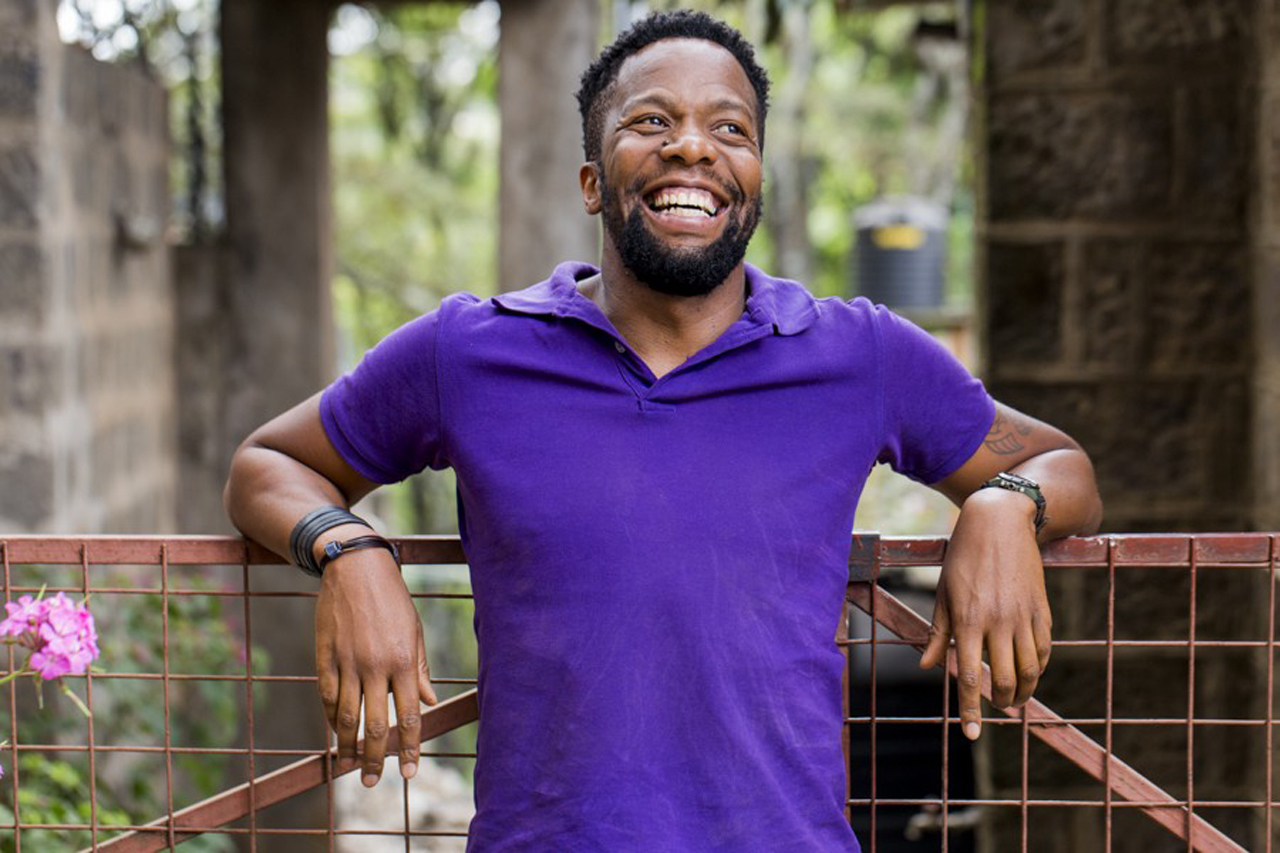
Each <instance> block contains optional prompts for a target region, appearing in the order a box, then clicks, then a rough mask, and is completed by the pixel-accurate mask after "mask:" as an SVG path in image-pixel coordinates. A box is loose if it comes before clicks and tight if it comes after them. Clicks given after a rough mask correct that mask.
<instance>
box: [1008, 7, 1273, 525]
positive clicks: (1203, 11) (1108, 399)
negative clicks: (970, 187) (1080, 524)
mask: <svg viewBox="0 0 1280 853" xmlns="http://www.w3.org/2000/svg"><path fill="white" fill-rule="evenodd" d="M1253 5H1254V0H1221V2H1213V3H1206V2H1202V0H1172V2H1170V0H1117V2H1105V3H1104V2H1100V0H1036V2H1011V1H1010V0H992V2H990V3H989V4H988V17H987V26H986V46H987V79H986V96H985V124H986V128H985V139H984V143H985V145H984V148H985V150H984V152H983V154H984V161H985V167H986V178H985V181H984V187H983V189H984V191H985V195H986V198H985V207H986V221H985V233H984V240H983V242H984V246H983V248H984V251H985V269H984V271H983V276H982V278H983V280H984V284H985V299H986V306H987V321H988V326H987V341H988V351H987V358H986V364H987V375H988V377H989V379H990V384H991V386H992V389H993V390H994V391H995V393H996V395H997V396H998V397H1000V398H1001V399H1004V400H1006V401H1007V402H1009V403H1011V404H1013V405H1015V406H1024V407H1026V408H1027V409H1028V410H1029V411H1031V412H1034V413H1037V414H1042V415H1043V416H1044V417H1046V418H1047V419H1049V420H1051V421H1053V422H1055V423H1059V424H1061V425H1062V426H1064V427H1066V428H1067V429H1068V430H1069V431H1071V432H1072V434H1074V435H1076V436H1077V437H1079V438H1081V439H1082V440H1083V441H1084V442H1085V444H1086V446H1087V447H1088V449H1089V450H1090V451H1091V452H1093V453H1094V454H1095V455H1096V456H1098V457H1099V458H1100V459H1102V460H1104V461H1105V465H1103V466H1102V467H1101V468H1100V470H1099V475H1100V480H1101V485H1102V489H1103V497H1104V498H1105V499H1106V502H1107V521H1106V524H1107V527H1108V528H1109V529H1113V530H1127V531H1142V530H1189V529H1198V530H1205V529H1243V528H1247V527H1249V525H1250V522H1251V517H1252V503H1251V501H1252V494H1251V491H1250V489H1249V488H1248V487H1247V484H1248V483H1249V480H1250V469H1251V461H1252V460H1251V458H1250V453H1249V447H1250V432H1251V427H1250V412H1251V406H1250V397H1251V391H1250V379H1251V371H1252V344H1251V332H1252V330H1251V315H1250V311H1249V309H1248V306H1249V301H1250V296H1251V287H1252V282H1253V277H1252V275H1251V270H1250V267H1251V257H1252V254H1251V253H1252V249H1251V245H1250V236H1249V227H1248V220H1247V214H1248V210H1249V204H1250V201H1251V196H1250V190H1251V186H1250V181H1249V176H1250V171H1251V170H1250V164H1251V162H1252V155H1253V134H1254V128H1255V116H1254V106H1255V102H1256V89H1255V87H1254V84H1253V73H1254V72H1253V67H1252V62H1251V61H1250V57H1251V56H1252V53H1253V45H1252V33H1253V27H1254V18H1255V10H1254V8H1253ZM1242 484H1246V485H1245V486H1243V487H1242Z"/></svg>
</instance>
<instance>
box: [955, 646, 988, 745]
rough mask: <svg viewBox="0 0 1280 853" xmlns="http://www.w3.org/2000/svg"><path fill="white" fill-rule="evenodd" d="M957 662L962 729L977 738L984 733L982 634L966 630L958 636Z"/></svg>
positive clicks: (971, 738) (973, 738) (968, 736)
mask: <svg viewBox="0 0 1280 853" xmlns="http://www.w3.org/2000/svg"><path fill="white" fill-rule="evenodd" d="M956 664H957V666H956V669H957V674H956V680H957V682H958V683H959V687H960V689H959V698H960V723H961V729H962V730H963V731H964V736H965V737H967V738H968V739H969V740H977V739H978V735H980V734H981V733H982V635H981V634H974V633H972V632H965V633H963V634H958V635H957V636H956Z"/></svg>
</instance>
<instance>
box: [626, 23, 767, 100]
mask: <svg viewBox="0 0 1280 853" xmlns="http://www.w3.org/2000/svg"><path fill="white" fill-rule="evenodd" d="M664 90H665V93H667V94H675V95H681V96H685V97H693V96H698V97H701V98H715V99H717V100H722V99H724V98H725V96H726V95H727V96H731V97H735V98H737V99H740V100H742V101H743V102H744V106H746V108H747V109H749V110H750V111H751V114H752V115H753V116H754V115H755V114H756V95H755V89H753V88H752V87H751V81H750V80H749V79H748V78H747V72H746V71H744V70H743V69H742V66H741V65H740V64H738V60H737V59H736V58H735V57H734V55H733V54H732V53H730V52H729V51H727V50H725V49H724V48H723V47H721V46H720V45H718V44H715V43H714V42H709V41H703V40H702V39H685V38H678V39H663V40H661V41H656V42H654V43H653V44H651V45H648V46H647V47H645V48H643V49H642V50H639V51H637V52H636V53H634V54H632V55H631V56H628V57H627V58H626V60H625V61H623V63H622V66H621V67H620V68H619V69H618V76H617V79H616V80H615V82H614V92H615V94H614V99H613V102H614V107H615V108H623V109H625V106H626V103H627V101H629V100H632V99H634V98H637V97H643V96H645V95H647V94H654V93H657V92H659V91H664Z"/></svg>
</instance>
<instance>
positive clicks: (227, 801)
mask: <svg viewBox="0 0 1280 853" xmlns="http://www.w3.org/2000/svg"><path fill="white" fill-rule="evenodd" d="M479 710H480V708H479V705H478V703H477V702H476V691H474V690H468V691H467V692H466V693H463V694H462V695H460V696H455V697H453V698H452V699H446V700H445V701H443V702H441V703H440V704H439V705H436V706H435V707H434V708H431V709H429V710H428V711H426V712H425V713H424V714H423V715H422V740H423V741H426V740H430V739H431V738H434V737H439V736H440V735H442V734H444V733H445V732H450V731H453V730H454V729H456V728H459V727H461V726H464V725H466V724H467V723H473V722H475V721H476V719H477V718H478V716H479ZM357 748H358V747H357ZM399 748H400V740H399V737H398V734H397V732H395V731H392V732H390V733H389V735H388V737H387V751H388V752H392V751H396V750H399ZM336 756H337V751H336V750H329V751H327V752H326V753H325V754H324V755H313V756H311V757H310V758H304V759H302V760H301V761H297V762H294V763H293V764H290V765H289V766H287V767H282V768H280V769H279V770H276V771H273V772H271V773H267V774H265V775H263V776H260V777H258V778H256V779H253V780H251V781H250V782H246V783H245V784H243V785H239V786H237V787H235V788H232V789H231V790H229V791H224V792H223V793H221V794H218V795H217V796H214V797H210V798H209V799H207V800H202V801H201V802H199V803H196V804H195V805H192V806H188V807H187V808H185V809H182V810H180V811H178V812H176V813H175V814H174V815H173V818H172V820H170V819H169V818H161V819H160V820H157V821H154V822H152V823H150V824H147V825H146V827H145V828H144V829H139V830H135V831H133V832H130V833H128V834H127V835H121V836H120V837H118V838H113V839H111V840H110V841H106V842H104V843H102V844H99V845H97V847H96V848H93V849H96V850H107V851H111V853H154V851H157V850H162V849H164V847H165V846H166V844H167V843H168V841H167V839H166V837H165V836H166V835H167V833H168V831H169V829H170V828H171V827H172V828H173V829H175V830H176V832H177V840H178V841H179V842H182V841H186V840H188V839H191V838H194V837H195V836H196V835H198V834H199V831H204V830H207V829H209V828H211V827H220V826H223V825H225V824H228V823H231V822H232V821H234V820H239V819H240V818H242V817H245V816H246V815H248V814H250V813H251V812H252V810H253V809H254V808H266V807H267V806H272V805H275V804H276V803H279V802H282V801H283V800H287V799H289V798H290V797H294V796H297V795H298V794H301V793H303V792H304V791H310V790H311V789H313V788H318V787H319V786H321V785H323V784H325V782H326V781H328V780H329V779H330V778H331V777H330V775H329V774H328V773H327V772H326V770H325V763H326V762H327V761H328V762H332V761H334V760H335V758H336ZM355 769H357V768H356V767H352V768H351V769H349V770H345V771H339V772H337V773H336V774H334V775H336V776H342V775H345V774H346V773H350V772H352V771H353V770H355ZM251 791H253V792H254V794H255V796H254V797H253V799H252V800H251V799H250V796H251V795H250V792H251ZM197 828H198V830H199V831H197ZM262 832H265V830H261V829H257V830H254V831H253V833H252V834H251V835H250V838H252V837H253V835H256V834H259V833H262Z"/></svg>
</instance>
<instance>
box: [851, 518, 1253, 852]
mask: <svg viewBox="0 0 1280 853" xmlns="http://www.w3.org/2000/svg"><path fill="white" fill-rule="evenodd" d="M1276 541H1277V540H1276V537H1274V536H1268V535H1261V534H1233V535H1224V534H1202V535H1143V536H1111V537H1095V538H1092V539H1073V540H1066V541H1063V542H1060V543H1055V544H1054V545H1052V546H1050V547H1049V548H1047V549H1046V551H1045V555H1044V556H1045V564H1046V581H1047V584H1048V587H1049V590H1050V600H1051V602H1053V605H1054V614H1055V627H1054V638H1055V639H1054V647H1053V648H1054V650H1053V655H1052V660H1051V663H1050V665H1049V669H1048V671H1047V672H1046V673H1045V675H1044V677H1043V678H1042V679H1041V682H1040V685H1039V687H1038V689H1037V692H1036V699H1035V700H1033V701H1032V702H1030V703H1028V705H1027V706H1026V707H1025V708H1021V709H1009V710H1008V711H1007V712H1000V711H996V710H993V709H992V708H991V707H990V706H989V705H984V722H983V725H984V729H983V736H982V738H981V739H980V741H979V742H978V743H977V744H975V745H972V746H970V745H969V744H968V743H967V742H966V741H965V739H964V738H963V737H962V735H961V734H960V729H959V722H958V720H957V717H956V706H955V698H954V693H955V690H954V684H953V683H952V679H943V678H941V677H939V676H935V677H932V678H931V677H930V675H929V674H925V673H919V672H914V673H913V672H907V667H906V666H905V665H904V660H903V658H904V657H905V658H906V659H909V661H914V660H916V659H918V654H917V653H916V651H915V649H919V648H921V647H922V646H923V644H924V642H925V641H926V640H927V637H928V624H927V622H926V621H925V619H923V618H922V616H927V615H928V613H929V610H930V609H931V607H932V599H931V596H928V595H923V594H921V592H920V591H919V590H921V589H922V588H925V587H928V586H929V583H930V580H929V578H930V567H933V572H935V573H936V570H937V568H936V567H937V566H939V565H941V563H942V561H943V558H944V556H945V548H946V542H945V540H933V541H931V540H920V539H912V540H884V541H882V542H881V543H880V546H879V548H878V549H877V557H878V565H877V567H876V571H875V575H876V578H875V580H874V581H872V582H871V583H868V584H865V585H860V586H859V587H855V586H854V585H851V587H850V596H851V598H852V599H853V600H854V601H855V602H856V603H858V604H860V605H861V606H863V607H865V608H866V609H867V610H868V611H870V612H872V613H873V614H874V615H875V617H876V620H875V621H871V620H866V621H864V622H863V623H862V624H861V625H859V624H858V621H857V620H856V619H855V624H854V626H853V628H852V629H851V631H850V636H851V639H850V641H849V642H850V647H851V654H850V665H851V672H852V677H851V683H852V685H853V686H852V691H853V694H854V698H853V701H852V703H851V706H850V707H851V709H853V710H852V712H851V715H850V717H849V718H848V720H847V724H848V726H849V728H850V732H851V737H850V740H851V742H852V744H853V750H852V754H851V758H852V761H851V775H852V776H853V779H854V784H853V786H852V790H853V792H854V793H853V796H852V798H851V800H850V806H851V810H852V812H853V815H854V818H853V819H854V821H855V826H857V828H858V829H859V830H860V835H861V837H862V839H863V845H864V847H865V848H866V849H868V850H875V851H880V853H893V851H917V850H919V851H923V850H931V851H933V850H946V851H957V853H958V851H967V850H993V851H994V850H998V851H1005V850H1023V851H1026V850H1031V851H1037V853H1038V852H1039V851H1100V850H1105V851H1128V850H1267V851H1270V850H1271V849H1272V846H1273V839H1274V835H1275V826H1274V819H1273V809H1274V793H1273V783H1272V777H1273V772H1274V771H1273V760H1274V752H1273V726H1274V719H1275V718H1274V686H1275V685H1274V666H1275V664H1274V661H1275V655H1274V651H1275V627H1274V625H1275V618H1274V613H1275V591H1274V587H1275V585H1274V576H1275V571H1276V567H1277V562H1276V560H1277V545H1276ZM913 578H914V582H913ZM890 591H894V592H896V593H897V594H898V597H895V596H894V595H892V594H891V592H890ZM899 598H901V599H902V600H903V601H907V602H911V603H913V604H914V605H915V608H914V610H913V609H912V608H911V607H908V606H905V605H903V604H902V601H900V600H899ZM877 622H878V623H881V624H876V623H877ZM886 626H887V627H890V628H892V629H893V630H894V631H895V632H896V633H897V635H898V636H893V635H892V634H891V633H890V632H888V631H887V630H886ZM900 637H905V638H906V639H905V640H904V639H900ZM910 647H915V648H914V649H912V650H911V651H910V652H909V653H905V654H904V648H910ZM954 665H955V664H954V659H953V660H952V662H951V666H952V675H953V676H954ZM984 677H986V676H984ZM987 687H988V685H984V692H986V693H987V695H989V691H988V690H987ZM859 693H860V694H861V699H859ZM900 741H901V742H900ZM859 774H861V777H862V778H861V780H859ZM859 814H861V818H860V817H859Z"/></svg>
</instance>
